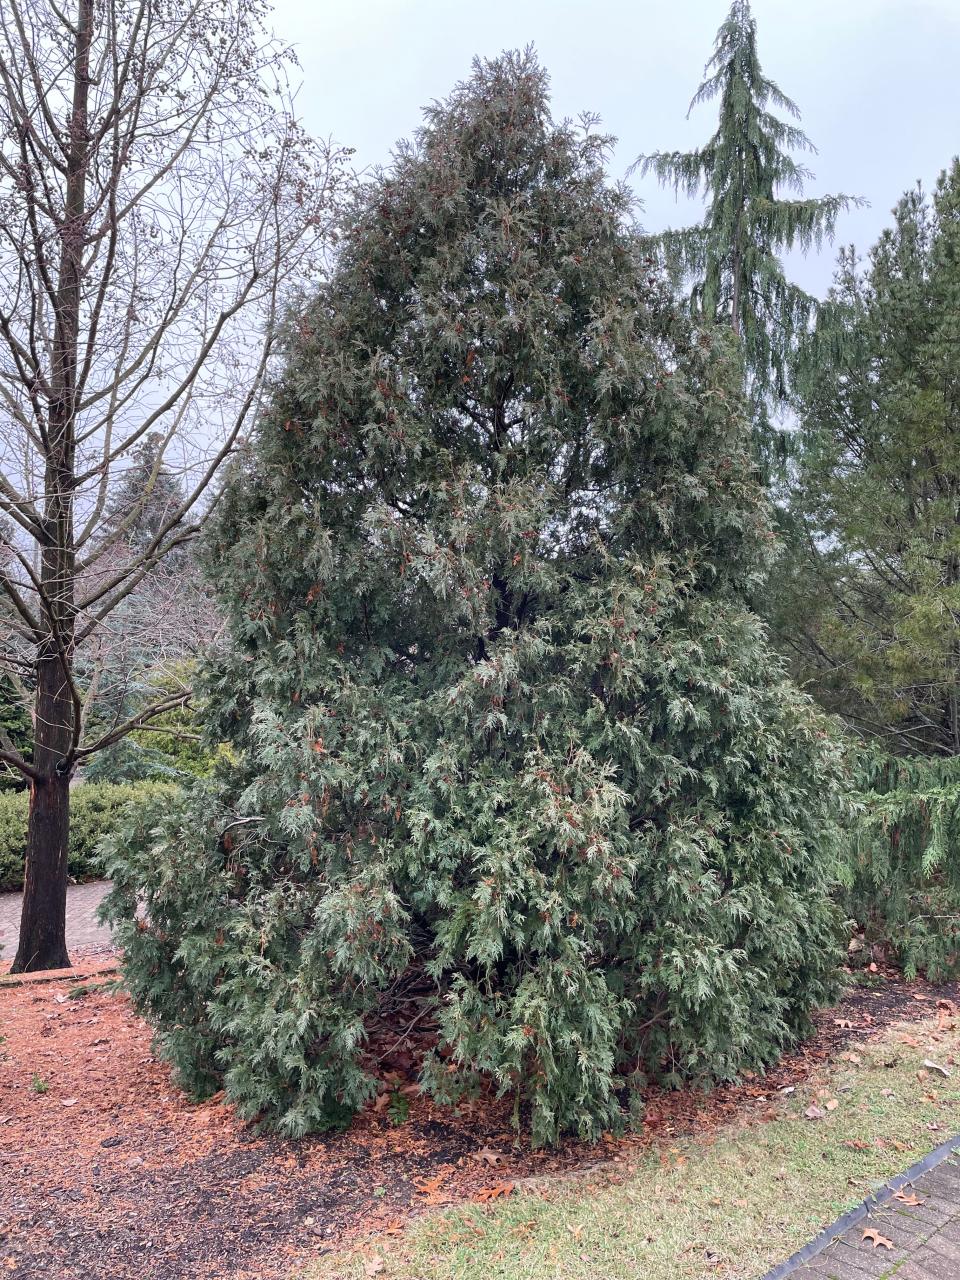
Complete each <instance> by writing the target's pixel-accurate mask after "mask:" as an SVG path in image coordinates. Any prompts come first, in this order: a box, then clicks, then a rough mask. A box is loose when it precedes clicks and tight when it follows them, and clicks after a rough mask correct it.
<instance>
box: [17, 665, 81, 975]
mask: <svg viewBox="0 0 960 1280" xmlns="http://www.w3.org/2000/svg"><path fill="white" fill-rule="evenodd" d="M38 676H39V686H38V689H37V727H36V735H35V745H34V759H33V763H34V768H35V769H36V770H37V772H38V774H39V775H40V777H39V779H38V780H37V781H35V782H33V783H31V786H30V818H29V822H28V826H27V862H26V875H25V879H24V892H23V912H22V914H21V920H20V945H19V947H18V948H17V954H16V958H15V959H14V962H13V967H12V972H13V973H30V972H32V971H34V970H37V969H65V968H66V967H67V966H68V965H69V963H70V958H69V956H68V955H67V942H66V910H67V856H68V853H69V848H70V777H69V773H61V772H59V771H58V766H59V765H60V763H61V761H62V760H63V759H64V757H65V756H66V755H67V753H68V752H69V750H70V744H71V739H72V733H73V706H72V704H71V701H70V694H69V690H68V689H67V685H66V681H65V680H64V677H63V671H62V668H61V666H60V661H59V659H58V658H53V659H47V660H45V661H44V662H43V663H41V665H40V669H39V672H38Z"/></svg>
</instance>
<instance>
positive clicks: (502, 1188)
mask: <svg viewBox="0 0 960 1280" xmlns="http://www.w3.org/2000/svg"><path fill="white" fill-rule="evenodd" d="M512 1191H513V1183H512V1182H498V1183H497V1184H496V1186H493V1187H481V1188H480V1190H479V1191H478V1192H477V1194H476V1196H475V1197H474V1199H476V1200H497V1199H498V1198H499V1197H500V1196H508V1195H510V1193H511V1192H512Z"/></svg>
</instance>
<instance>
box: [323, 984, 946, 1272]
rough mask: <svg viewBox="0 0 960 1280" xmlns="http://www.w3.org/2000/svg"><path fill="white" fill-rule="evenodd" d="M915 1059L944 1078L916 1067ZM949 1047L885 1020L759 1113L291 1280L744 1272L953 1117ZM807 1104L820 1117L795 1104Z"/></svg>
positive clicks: (423, 1222)
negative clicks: (878, 1031) (879, 1030)
mask: <svg viewBox="0 0 960 1280" xmlns="http://www.w3.org/2000/svg"><path fill="white" fill-rule="evenodd" d="M931 1008H932V1006H931ZM928 1058H930V1059H933V1060H934V1061H935V1062H937V1063H939V1064H942V1065H944V1066H945V1067H947V1069H948V1070H950V1071H951V1072H952V1074H951V1076H950V1078H949V1079H944V1078H943V1077H942V1076H941V1075H940V1074H939V1073H937V1072H933V1071H928V1070H926V1069H925V1068H924V1067H923V1062H924V1060H925V1059H928ZM954 1058H957V1059H958V1060H960V1031H958V1030H957V1029H956V1028H955V1027H953V1026H952V1024H949V1025H948V1026H947V1027H946V1028H944V1029H938V1025H937V1022H936V1020H931V1021H928V1022H922V1023H911V1024H902V1025H898V1026H896V1027H893V1028H891V1029H889V1030H888V1031H886V1032H885V1033H884V1034H883V1035H882V1036H881V1037H878V1038H877V1039H876V1040H874V1041H872V1042H870V1043H869V1044H867V1045H853V1046H851V1047H850V1049H849V1050H848V1051H846V1052H845V1053H842V1054H840V1055H839V1056H838V1058H837V1059H836V1061H835V1062H834V1063H833V1064H832V1065H830V1066H829V1067H825V1068H824V1070H823V1072H822V1073H821V1074H820V1075H819V1076H818V1077H816V1078H813V1079H810V1080H808V1081H807V1082H805V1083H804V1084H802V1085H800V1086H798V1087H797V1090H796V1092H795V1094H793V1095H792V1096H789V1097H780V1098H779V1099H778V1101H777V1102H776V1104H775V1106H774V1110H773V1111H772V1112H771V1110H770V1108H769V1105H768V1104H758V1105H757V1106H756V1108H754V1109H753V1111H752V1112H751V1114H749V1115H745V1116H744V1119H743V1120H742V1122H741V1123H739V1124H737V1125H733V1126H729V1127H727V1128H724V1129H721V1130H719V1131H715V1132H713V1133H711V1134H709V1135H707V1136H706V1138H705V1139H704V1140H703V1141H695V1140H689V1141H685V1142H681V1143H677V1144H676V1145H673V1146H660V1147H654V1148H652V1149H651V1148H646V1149H644V1150H642V1151H639V1150H638V1151H636V1152H631V1151H630V1149H629V1148H627V1149H626V1150H625V1151H624V1152H623V1154H621V1155H620V1157H619V1159H615V1160H614V1161H612V1162H611V1163H609V1164H605V1165H604V1166H602V1168H600V1169H599V1170H598V1169H596V1168H595V1169H593V1170H592V1171H590V1172H589V1173H588V1174H585V1175H582V1176H579V1177H577V1178H576V1179H561V1180H556V1181H553V1182H550V1181H544V1182H542V1183H538V1184H530V1185H526V1186H522V1187H521V1186H518V1187H517V1188H516V1190H515V1191H514V1194H512V1195H511V1196H509V1197H508V1198H505V1199H499V1200H496V1201H494V1202H492V1203H491V1204H489V1205H479V1204H467V1205H464V1206H461V1207H459V1208H457V1209H455V1210H447V1211H443V1212H440V1213H436V1214H433V1215H431V1216H427V1217H423V1218H420V1219H418V1220H415V1221H413V1222H412V1223H411V1225H410V1226H409V1228H408V1229H407V1231H406V1232H405V1233H404V1234H403V1235H401V1236H399V1237H372V1238H369V1239H367V1240H363V1241H360V1242H357V1243H355V1244H353V1245H352V1246H351V1247H349V1248H347V1249H344V1250H343V1251H342V1252H339V1253H336V1252H335V1253H333V1254H331V1255H328V1256H327V1257H325V1258H324V1259H322V1260H321V1261H320V1262H318V1263H315V1264H313V1265H312V1266H311V1267H309V1268H307V1269H306V1270H305V1271H301V1272H299V1273H298V1280H365V1278H366V1277H370V1276H379V1277H382V1278H383V1280H401V1278H402V1280H544V1278H548V1280H694V1278H695V1277H716V1276H720V1277H726V1278H728V1280H729V1278H733V1277H737V1278H738V1280H755V1278H756V1277H758V1276H759V1275H761V1274H762V1273H763V1272H764V1271H765V1270H766V1269H767V1268H768V1267H770V1266H772V1265H773V1264H774V1263H775V1262H778V1261H780V1260H781V1259H782V1258H785V1257H787V1256H788V1255H789V1254H790V1253H792V1252H793V1251H794V1250H795V1249H797V1248H798V1247H799V1246H800V1245H802V1244H803V1243H805V1241H806V1240H808V1239H809V1238H810V1237H811V1236H813V1235H814V1234H815V1233H816V1232H817V1231H818V1230H819V1228H820V1227H822V1226H824V1225H826V1224H827V1223H828V1222H831V1221H833V1219H834V1218H836V1217H837V1216H838V1215H839V1214H840V1213H842V1212H843V1211H844V1210H845V1209H848V1208H850V1207H851V1206H852V1205H854V1204H857V1203H858V1202H859V1201H860V1200H862V1199H863V1198H864V1196H865V1195H867V1194H868V1192H869V1191H871V1190H872V1189H873V1188H874V1187H875V1186H876V1185H877V1184H878V1183H880V1182H882V1181H883V1180H885V1179H886V1178H888V1177H889V1176H891V1175H892V1174H894V1173H897V1172H899V1171H900V1170H901V1169H903V1168H905V1167H906V1166H908V1165H910V1164H912V1163H914V1162H915V1161H916V1160H918V1159H919V1158H920V1157H921V1155H923V1154H925V1153H926V1152H927V1151H928V1150H930V1149H932V1148H933V1147H936V1146H939V1144H940V1143H941V1142H943V1141H945V1140H946V1138H948V1137H950V1136H952V1135H953V1134H954V1133H955V1132H956V1131H957V1130H958V1129H960V1070H955V1069H954V1068H953V1065H952V1063H953V1059H954ZM918 1073H919V1075H918ZM811 1106H816V1107H817V1108H819V1110H820V1111H821V1112H823V1116H822V1118H819V1119H808V1118H807V1117H806V1116H805V1114H804V1113H805V1111H807V1109H808V1108H810V1107H811ZM764 1112H766V1115H767V1116H768V1117H770V1118H768V1119H766V1120H763V1119H761V1115H762V1113H764Z"/></svg>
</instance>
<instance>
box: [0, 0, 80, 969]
mask: <svg viewBox="0 0 960 1280" xmlns="http://www.w3.org/2000/svg"><path fill="white" fill-rule="evenodd" d="M92 41H93V0H78V12H77V26H76V45H75V55H74V80H73V111H72V113H71V118H70V150H69V154H68V157H67V172H66V201H65V207H64V219H63V225H62V228H61V250H60V271H59V279H58V282H57V296H56V304H55V309H54V311H55V316H56V328H55V330H54V342H53V364H52V373H53V377H52V381H51V394H50V411H49V418H48V422H49V426H48V432H49V445H48V455H47V466H46V486H45V487H46V500H45V503H44V513H43V514H44V532H45V535H46V536H45V539H44V542H45V545H44V547H43V549H42V553H41V568H40V586H41V590H42V594H43V599H44V601H45V612H46V614H47V617H46V622H47V624H48V627H49V634H48V637H47V639H46V642H45V644H44V645H43V646H42V647H41V649H40V652H39V653H38V655H37V694H36V712H35V717H34V719H35V724H34V758H33V767H34V769H35V771H36V773H37V775H38V776H37V777H35V778H34V780H33V785H32V786H31V789H30V819H29V823H28V826H27V851H26V876H25V881H24V897H23V911H22V913H21V920H20V945H19V947H18V949H17V955H16V959H15V960H14V963H13V970H14V972H16V973H23V972H26V971H28V970H30V969H50V968H60V967H63V966H65V965H68V964H69V963H70V961H69V958H68V956H67V942H66V910H67V859H68V855H69V850H70V774H71V773H72V772H73V762H74V752H75V750H76V747H77V742H78V739H79V735H80V708H79V707H78V706H77V705H75V702H74V698H73V696H72V690H73V682H72V679H71V674H70V666H71V663H72V660H73V647H74V634H75V618H74V607H75V606H74V599H75V579H76V556H75V554H74V551H73V545H74V536H73V489H74V484H75V454H76V445H75V429H74V428H75V414H76V399H77V365H78V348H79V342H80V291H81V279H82V276H83V249H84V240H85V236H86V225H85V224H86V219H85V216H84V214H85V199H86V184H87V152H88V148H89V143H90V138H89V130H88V120H87V115H88V111H87V104H88V102H89V96H90V46H91V43H92Z"/></svg>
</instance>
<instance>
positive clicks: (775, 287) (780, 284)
mask: <svg viewBox="0 0 960 1280" xmlns="http://www.w3.org/2000/svg"><path fill="white" fill-rule="evenodd" d="M704 74H705V79H704V81H703V83H702V84H701V85H700V87H699V88H698V89H697V92H696V93H695V94H694V96H693V100H692V101H691V103H690V110H691V111H692V110H693V108H694V107H696V106H699V105H700V104H701V103H703V102H710V101H712V100H713V99H714V98H719V100H720V113H719V120H718V122H717V128H716V132H715V133H714V134H713V136H712V137H711V138H710V140H709V141H708V142H707V143H706V144H705V145H704V146H703V147H701V148H699V149H698V150H696V151H688V152H679V151H673V152H660V153H657V154H655V155H650V156H646V157H643V158H642V159H641V161H640V168H641V171H642V172H643V173H650V172H652V173H654V174H655V175H656V176H657V177H658V178H659V180H660V182H661V183H662V184H664V185H669V186H672V187H674V188H675V190H676V191H677V192H678V193H681V192H682V193H683V194H684V195H686V196H688V197H697V196H701V195H702V196H703V198H704V199H705V201H706V211H705V214H704V218H703V221H702V222H701V223H700V224H699V225H697V226H694V227H691V228H688V229H684V230H680V231H669V232H667V233H666V234H665V235H663V236H662V237H660V242H661V244H662V246H663V248H664V250H665V255H666V259H667V261H668V262H669V263H671V264H672V265H673V267H674V269H675V270H676V271H677V272H678V273H679V275H680V277H681V278H682V279H683V280H684V281H686V282H689V283H692V293H691V305H692V307H693V310H694V312H695V313H696V314H697V315H699V316H703V317H705V318H707V319H709V320H711V321H713V320H716V321H718V322H719V323H722V324H727V325H729V326H730V327H731V328H732V329H733V331H734V333H736V334H738V335H739V337H740V340H741V342H742V347H743V355H744V360H745V364H746V368H747V372H748V380H749V386H750V390H751V394H752V399H753V407H754V411H755V416H756V419H757V422H758V428H759V431H760V436H759V439H758V445H759V446H760V449H761V453H767V455H768V460H769V450H770V444H771V441H770V436H769V431H770V422H769V418H768V414H767V412H766V410H767V407H768V406H769V404H770V403H771V401H773V402H776V401H782V400H784V399H785V398H786V396H787V391H788V386H789V373H790V363H791V359H792V356H793V353H794V350H795V346H796V342H797V339H798V337H800V336H801V335H802V334H803V333H804V332H805V331H806V330H807V329H808V327H809V324H810V321H811V318H812V316H813V315H814V313H815V309H816V299H814V298H812V297H811V296H810V295H809V294H807V293H805V292H804V290H802V289H800V288H799V287H798V286H797V285H795V284H791V282H790V281H789V280H787V278H786V276H785V275H784V271H783V266H782V264H781V262H780V259H779V256H778V255H779V254H780V253H782V252H784V251H785V250H788V249H792V248H794V246H798V247H800V248H801V249H803V250H807V249H809V248H811V247H814V246H816V247H819V245H820V244H821V243H822V241H823V238H824V237H827V238H830V239H832V237H833V233H834V228H835V226H836V220H837V217H838V215H839V214H840V213H841V212H842V211H843V210H844V209H846V208H847V207H848V206H849V205H850V204H851V203H853V204H856V203H859V201H858V200H856V199H853V200H851V198H850V197H848V196H842V195H836V196H823V197H821V198H820V199H811V198H809V197H807V198H804V197H803V187H804V183H805V182H806V181H807V180H808V179H810V178H811V177H812V176H813V175H812V174H811V173H810V171H809V170H808V169H807V168H806V167H805V166H804V165H802V164H800V163H798V162H797V161H796V160H795V159H794V158H793V156H792V155H791V154H790V153H791V152H792V151H814V150H815V148H814V146H813V144H812V143H811V141H810V139H809V138H808V137H807V135H806V134H805V133H804V132H803V130H802V129H800V128H799V127H798V126H797V125H795V124H792V123H791V122H790V120H784V119H781V118H779V117H778V116H776V115H775V114H774V110H779V111H785V112H786V113H787V115H788V116H790V117H792V118H793V119H798V118H799V115H800V112H799V110H798V108H797V106H796V104H795V103H794V102H792V101H791V99H790V98H788V97H787V96H786V95H785V94H784V93H782V92H781V90H780V89H779V88H778V86H777V85H776V84H774V82H773V81H772V80H769V79H767V77H766V76H764V74H763V71H762V69H761V66H760V60H759V57H758V54H757V24H756V21H755V19H754V17H753V15H752V13H751V12H750V5H749V3H748V0H734V2H733V4H732V5H731V7H730V12H729V13H728V15H727V17H726V19H725V21H724V23H723V25H722V26H721V27H720V30H719V31H718V32H717V38H716V43H715V46H714V53H713V57H712V58H711V59H710V61H709V62H708V63H707V65H706V68H705V72H704ZM789 192H793V193H794V195H795V197H796V198H793V199H790V198H786V194H785V193H789Z"/></svg>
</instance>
